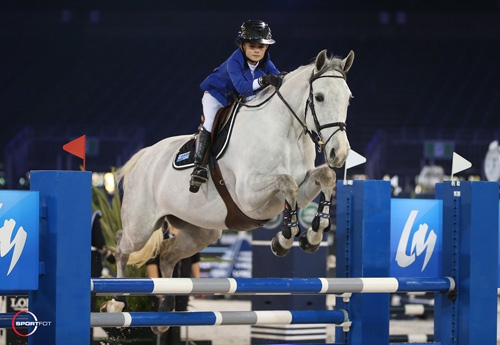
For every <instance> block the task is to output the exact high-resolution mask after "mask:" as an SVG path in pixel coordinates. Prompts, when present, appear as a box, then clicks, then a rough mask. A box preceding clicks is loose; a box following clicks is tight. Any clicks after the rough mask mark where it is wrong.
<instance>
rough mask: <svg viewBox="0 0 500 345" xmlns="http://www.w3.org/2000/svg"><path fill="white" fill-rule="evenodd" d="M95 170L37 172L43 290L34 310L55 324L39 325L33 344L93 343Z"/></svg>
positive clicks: (34, 297)
mask: <svg viewBox="0 0 500 345" xmlns="http://www.w3.org/2000/svg"><path fill="white" fill-rule="evenodd" d="M91 176H92V175H91V172H86V171H32V172H31V177H30V179H31V184H30V186H31V187H30V188H31V190H36V191H39V192H40V277H39V279H40V280H39V288H38V290H37V291H33V292H30V294H29V310H30V312H32V313H34V314H35V315H36V317H37V318H38V320H39V321H50V322H51V324H50V326H47V327H38V329H37V330H36V332H35V333H33V335H31V336H30V337H28V344H29V345H47V344H53V345H63V344H68V342H71V344H73V345H80V344H81V345H88V344H90V293H89V288H90V287H89V277H90V239H91V235H90V228H91V224H90V221H91V214H92V210H91V205H92V180H91Z"/></svg>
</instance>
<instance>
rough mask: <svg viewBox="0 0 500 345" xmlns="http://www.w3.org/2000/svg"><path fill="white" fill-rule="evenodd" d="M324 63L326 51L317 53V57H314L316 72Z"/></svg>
mask: <svg viewBox="0 0 500 345" xmlns="http://www.w3.org/2000/svg"><path fill="white" fill-rule="evenodd" d="M325 62H326V49H324V50H322V51H320V52H319V54H318V56H316V63H315V66H316V72H318V71H320V70H321V69H322V68H323V66H324V65H325Z"/></svg>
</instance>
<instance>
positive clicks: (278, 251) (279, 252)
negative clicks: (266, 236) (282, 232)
mask: <svg viewBox="0 0 500 345" xmlns="http://www.w3.org/2000/svg"><path fill="white" fill-rule="evenodd" d="M271 251H272V252H273V254H274V255H276V256H285V255H287V254H288V252H289V251H290V248H288V249H286V248H283V246H282V245H281V244H280V241H279V239H278V236H274V237H273V240H272V241H271Z"/></svg>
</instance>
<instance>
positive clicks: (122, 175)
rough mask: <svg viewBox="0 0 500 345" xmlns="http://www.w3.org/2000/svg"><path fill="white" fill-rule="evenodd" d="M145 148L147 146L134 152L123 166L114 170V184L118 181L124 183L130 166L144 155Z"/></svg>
mask: <svg viewBox="0 0 500 345" xmlns="http://www.w3.org/2000/svg"><path fill="white" fill-rule="evenodd" d="M147 149H148V147H145V148H143V149H142V150H140V151H138V152H137V153H135V154H134V155H133V156H132V157H131V158H130V159H129V160H128V161H127V162H126V163H125V164H124V165H123V166H121V167H120V168H118V169H117V170H116V171H115V181H116V185H119V184H120V182H122V181H123V182H124V183H125V182H126V181H125V179H126V178H127V175H128V174H129V172H130V171H131V170H132V168H133V167H134V166H135V165H136V164H137V161H138V160H139V158H141V157H142V156H143V155H144V153H146V150H147Z"/></svg>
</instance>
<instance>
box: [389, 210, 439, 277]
mask: <svg viewBox="0 0 500 345" xmlns="http://www.w3.org/2000/svg"><path fill="white" fill-rule="evenodd" d="M417 214H418V211H417V210H413V211H411V212H410V216H409V217H408V219H407V220H406V224H405V226H404V228H403V233H402V234H401V238H400V239H399V244H398V250H397V252H396V262H397V263H398V265H399V266H400V267H408V266H410V265H411V264H412V263H413V262H414V261H415V260H416V258H417V256H419V255H421V254H422V253H423V252H424V251H425V258H424V263H423V265H422V270H421V272H423V271H424V269H425V267H426V266H427V264H428V263H429V260H430V259H431V257H432V253H433V252H434V247H435V246H436V240H437V235H436V232H435V231H434V230H432V229H431V230H430V232H429V233H428V230H429V225H427V224H426V223H424V224H420V225H419V227H418V230H417V231H415V233H414V234H413V238H412V241H411V246H410V247H409V248H410V250H409V254H407V248H408V245H409V243H410V235H411V229H412V228H413V224H414V223H415V219H416V217H417Z"/></svg>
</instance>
